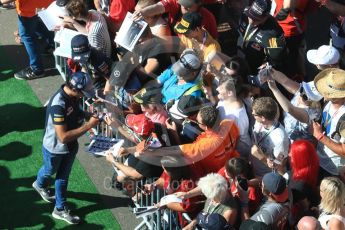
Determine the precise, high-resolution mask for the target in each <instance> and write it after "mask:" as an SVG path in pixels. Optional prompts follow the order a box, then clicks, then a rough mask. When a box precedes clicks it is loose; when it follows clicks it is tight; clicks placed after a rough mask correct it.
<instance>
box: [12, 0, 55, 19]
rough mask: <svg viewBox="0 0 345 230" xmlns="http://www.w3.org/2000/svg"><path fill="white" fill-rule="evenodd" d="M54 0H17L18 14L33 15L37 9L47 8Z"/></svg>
mask: <svg viewBox="0 0 345 230" xmlns="http://www.w3.org/2000/svg"><path fill="white" fill-rule="evenodd" d="M53 1H54V0H30V1H26V0H16V1H15V4H16V10H17V14H18V15H20V16H23V17H33V16H35V15H36V9H41V8H47V7H48V6H49V5H50V4H51V3H52V2H53Z"/></svg>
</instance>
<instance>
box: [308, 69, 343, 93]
mask: <svg viewBox="0 0 345 230" xmlns="http://www.w3.org/2000/svg"><path fill="white" fill-rule="evenodd" d="M314 83H315V86H316V89H317V90H318V91H319V93H320V94H321V95H322V96H323V97H326V98H345V71H344V70H341V69H337V68H329V69H325V70H323V71H321V72H320V73H319V74H318V75H316V77H315V79H314Z"/></svg>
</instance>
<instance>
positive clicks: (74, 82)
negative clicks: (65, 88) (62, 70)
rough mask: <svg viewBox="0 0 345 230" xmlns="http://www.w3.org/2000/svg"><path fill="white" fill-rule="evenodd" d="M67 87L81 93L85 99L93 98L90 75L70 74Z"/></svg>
mask: <svg viewBox="0 0 345 230" xmlns="http://www.w3.org/2000/svg"><path fill="white" fill-rule="evenodd" d="M69 86H70V87H71V88H72V89H75V90H79V91H81V92H82V94H83V95H84V96H85V97H88V98H93V97H95V90H94V88H93V84H92V80H91V77H90V75H89V74H87V73H83V72H76V73H74V74H72V76H71V79H70V80H69Z"/></svg>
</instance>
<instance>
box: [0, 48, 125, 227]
mask: <svg viewBox="0 0 345 230" xmlns="http://www.w3.org/2000/svg"><path fill="white" fill-rule="evenodd" d="M12 66H13V65H11V63H10V62H9V61H8V60H7V59H6V55H5V53H4V49H3V47H1V46H0V229H64V228H73V229H74V228H80V229H120V226H119V224H118V223H117V222H116V220H115V218H114V217H113V215H112V214H111V212H110V211H109V210H107V209H106V208H105V205H104V204H103V203H102V202H101V198H100V195H99V194H98V192H97V190H96V188H95V186H94V185H93V183H92V182H91V180H90V179H89V177H88V176H87V174H86V172H85V171H84V169H83V168H82V167H81V165H80V163H79V161H78V160H77V159H76V160H75V162H74V165H73V169H72V173H71V176H70V180H69V187H68V191H69V192H68V203H69V206H70V208H71V209H72V210H75V212H74V213H75V214H78V215H79V216H80V217H81V218H82V219H83V220H84V223H83V224H81V225H79V226H69V225H68V224H67V223H65V222H64V221H61V220H55V219H54V218H52V217H51V212H52V210H53V208H54V205H53V204H48V203H46V202H44V201H43V200H42V199H41V197H40V196H39V195H38V194H37V193H36V192H35V191H34V190H33V189H32V187H31V185H32V183H33V181H34V180H35V178H36V174H37V171H38V169H39V168H40V167H41V164H42V154H41V144H42V136H43V128H44V117H45V111H44V109H43V108H42V105H41V103H40V102H39V100H38V99H37V97H36V95H35V94H34V93H33V92H32V90H31V88H30V86H29V85H28V84H27V82H25V81H18V80H16V79H14V78H13V77H12V76H13V71H11V70H12V69H13V68H11V67H12ZM57 88H58V86H57Z"/></svg>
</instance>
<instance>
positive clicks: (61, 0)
mask: <svg viewBox="0 0 345 230" xmlns="http://www.w3.org/2000/svg"><path fill="white" fill-rule="evenodd" d="M68 2H69V0H56V5H57V6H60V7H63V6H66V5H67V3H68Z"/></svg>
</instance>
